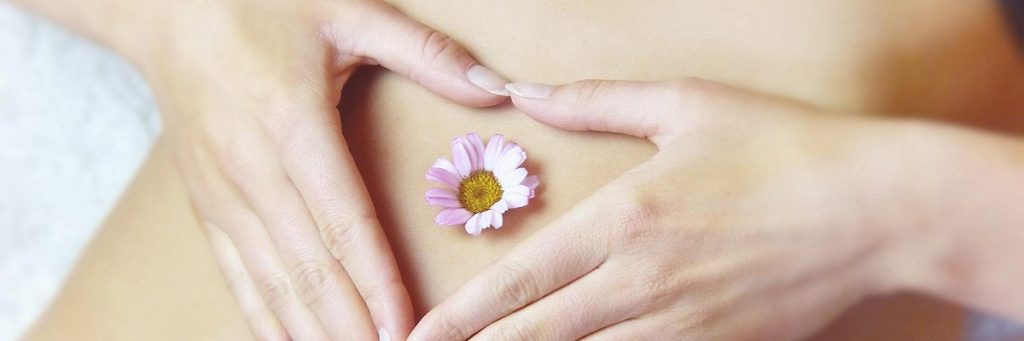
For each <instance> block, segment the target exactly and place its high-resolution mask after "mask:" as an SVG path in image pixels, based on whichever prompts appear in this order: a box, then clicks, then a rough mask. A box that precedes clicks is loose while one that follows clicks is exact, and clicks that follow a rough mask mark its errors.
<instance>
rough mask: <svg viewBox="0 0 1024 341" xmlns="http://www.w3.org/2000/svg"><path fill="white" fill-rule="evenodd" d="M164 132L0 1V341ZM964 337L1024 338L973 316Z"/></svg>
mask: <svg viewBox="0 0 1024 341" xmlns="http://www.w3.org/2000/svg"><path fill="white" fill-rule="evenodd" d="M159 132H160V124H159V117H158V112H157V108H156V106H155V104H154V103H153V98H152V95H151V94H150V93H149V89H148V87H147V86H146V84H145V81H144V80H143V79H142V78H141V77H140V76H139V75H138V74H137V73H136V72H135V71H134V70H133V68H132V67H131V65H129V64H127V63H126V62H125V61H124V60H122V59H120V58H119V57H117V56H115V55H114V54H112V53H110V52H109V51H107V50H105V49H103V48H101V47H98V46H95V45H93V44H92V43H90V42H88V41H85V40H83V39H81V38H78V37H76V36H73V35H71V34H69V33H67V32H65V31H64V30H62V29H60V28H58V27H56V26H54V25H52V24H49V23H47V22H45V21H42V20H40V19H38V18H35V17H32V16H29V15H27V14H24V13H23V12H21V11H20V10H18V9H16V8H14V7H13V6H12V5H10V4H7V3H5V2H2V1H0V340H10V339H14V338H16V337H17V336H18V335H19V334H20V333H21V332H22V331H23V330H24V329H25V328H27V327H28V326H29V325H30V324H31V323H32V322H33V321H34V320H35V318H36V317H37V316H38V315H39V314H40V313H41V312H42V311H43V310H44V309H45V307H46V305H47V303H48V302H49V301H50V299H51V298H52V297H53V295H55V294H56V293H57V292H58V291H59V289H60V285H61V281H62V280H63V278H64V276H66V274H67V273H68V271H69V270H70V268H71V267H72V266H73V265H74V263H75V261H76V259H77V257H78V255H79V253H80V252H81V251H82V250H83V249H84V247H85V245H86V244H87V243H88V241H89V240H90V238H91V237H92V235H93V233H94V232H95V231H96V228H97V227H98V226H99V224H100V223H101V221H102V220H103V218H104V216H105V215H106V214H107V212H108V211H109V210H110V209H111V208H112V206H113V205H114V203H115V202H116V201H117V198H118V196H119V195H120V193H121V191H122V190H123V189H124V188H125V187H126V185H127V184H128V182H129V181H130V180H131V178H132V176H133V175H134V173H135V172H136V170H137V168H138V166H139V165H140V164H141V162H142V161H143V159H144V158H145V155H146V152H147V150H148V149H149V147H150V145H151V143H152V142H153V141H154V138H155V137H156V136H157V135H158V134H159ZM969 324H970V327H969V328H968V329H969V330H968V331H967V333H965V335H964V339H966V340H1024V329H1021V328H1020V327H1015V326H1014V325H1013V324H1011V323H1008V322H1005V321H1001V320H998V319H995V318H991V317H987V316H984V315H980V314H976V315H973V316H972V317H971V319H970V321H969Z"/></svg>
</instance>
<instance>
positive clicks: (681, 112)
mask: <svg viewBox="0 0 1024 341" xmlns="http://www.w3.org/2000/svg"><path fill="white" fill-rule="evenodd" d="M510 90H512V92H513V101H514V103H515V105H516V107H518V108H519V109H520V110H522V111H523V112H525V113H526V114H527V115H529V116H531V117H533V118H534V119H536V120H538V121H540V122H542V123H545V124H548V125H552V126H555V127H559V128H563V129H569V130H593V131H609V132H616V133H623V134H629V135H634V136H638V137H645V138H647V139H649V140H650V141H651V142H653V143H654V144H655V145H657V147H658V149H659V152H658V153H657V154H655V155H654V156H653V157H652V158H651V159H650V160H649V161H647V162H646V163H644V164H642V165H640V166H639V167H637V168H635V169H633V170H631V171H629V172H627V173H626V174H625V175H623V176H622V177H621V178H619V179H617V180H615V181H613V182H612V183H610V184H608V185H607V186H606V187H604V188H602V189H601V190H599V191H598V192H597V193H595V194H593V195H592V196H591V197H590V198H588V199H586V200H584V201H583V202H582V203H580V204H579V205H578V206H577V207H575V208H574V209H572V210H571V211H569V212H568V213H566V214H565V215H563V216H562V217H560V218H559V219H558V220H556V221H555V222H554V223H552V224H551V225H550V226H548V227H546V228H545V229H542V230H541V231H539V232H537V233H536V234H534V235H533V236H531V237H530V238H529V239H528V240H527V241H525V242H524V243H522V244H521V245H519V246H518V247H516V248H515V249H513V250H512V251H510V252H509V253H508V254H507V255H505V256H504V257H502V258H501V259H500V260H498V261H497V262H496V263H495V264H493V265H491V266H490V267H489V268H487V269H485V270H483V271H482V272H480V273H479V274H478V275H476V276H475V277H474V278H472V279H471V280H470V281H469V282H467V283H466V284H465V285H463V286H462V287H461V288H460V289H459V290H458V291H457V292H456V293H455V294H453V295H452V296H451V297H449V298H448V299H447V300H445V301H444V302H443V303H441V304H440V305H438V306H437V307H435V308H434V309H433V310H432V311H430V312H429V313H428V314H427V315H426V316H425V317H424V318H423V320H422V321H421V322H420V323H419V325H417V327H416V328H415V330H414V331H413V334H412V336H411V337H410V339H411V340H454V339H459V340H461V339H466V338H470V337H473V339H481V340H492V339H502V340H505V339H511V340H568V339H579V338H584V337H586V339H595V340H623V339H655V340H662V339H673V340H677V339H678V340H689V339H697V340H705V339H728V340H732V339H751V338H756V339H770V340H776V339H794V338H800V337H805V336H808V335H809V334H810V333H812V332H813V331H815V330H817V329H818V328H820V327H822V326H823V325H824V324H825V323H826V322H828V321H829V320H830V319H831V318H833V317H835V316H836V315H837V314H838V313H839V312H841V311H842V310H844V309H845V308H847V307H848V306H850V305H851V304H853V303H854V302H856V301H858V300H859V299H861V298H863V297H865V296H867V295H871V294H876V293H883V292H888V291H891V290H896V289H903V288H907V287H908V286H909V285H911V284H912V283H914V282H913V281H914V280H918V275H919V273H918V271H916V270H915V269H925V268H927V267H925V266H922V263H925V262H929V261H931V257H932V254H933V249H934V248H933V247H930V246H929V245H934V244H935V243H931V241H934V238H938V236H934V235H932V234H928V233H922V232H921V231H919V230H918V231H915V229H917V228H920V227H921V225H923V224H921V222H919V221H918V220H919V219H918V218H920V217H921V216H922V215H920V214H919V213H920V212H921V211H922V210H924V209H926V208H925V207H919V206H921V204H920V203H921V202H925V201H924V200H921V201H918V200H914V199H915V198H920V197H919V196H918V197H915V195H924V193H927V192H928V188H926V186H927V185H926V184H927V183H929V182H928V181H927V179H921V178H915V179H909V178H910V175H909V174H911V173H912V172H907V171H905V170H907V169H910V168H911V167H917V166H920V165H921V164H922V163H920V162H917V161H918V160H916V159H915V158H916V157H917V156H916V155H919V154H920V153H917V152H916V150H915V148H919V146H918V144H917V143H916V142H915V141H918V140H919V139H918V138H916V137H915V136H918V135H919V134H918V132H921V131H927V129H920V128H921V127H922V126H924V124H919V123H908V122H895V121H886V120H881V119H867V118H854V117H850V116H842V115H828V114H826V113H822V112H817V110H816V109H813V108H810V107H807V106H803V105H799V104H796V103H792V102H789V101H785V100H781V99H777V98H771V97H768V96H764V95H759V94H756V93H751V92H746V91H741V90H738V89H733V88H729V87H726V86H722V85H719V84H715V83H711V82H708V81H703V80H684V81H674V82H623V81H583V82H577V83H573V84H569V85H563V86H556V87H549V86H545V85H540V84H529V83H516V84H512V85H511V86H510ZM918 137H919V136H918ZM549 195H557V193H549ZM894 260H898V261H894Z"/></svg>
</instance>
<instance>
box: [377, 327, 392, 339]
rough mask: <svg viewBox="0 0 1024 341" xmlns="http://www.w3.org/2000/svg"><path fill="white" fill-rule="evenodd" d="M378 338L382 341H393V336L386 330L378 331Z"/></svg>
mask: <svg viewBox="0 0 1024 341" xmlns="http://www.w3.org/2000/svg"><path fill="white" fill-rule="evenodd" d="M377 338H378V339H379V340H380V341H391V334H388V331H387V330H384V328H380V329H377Z"/></svg>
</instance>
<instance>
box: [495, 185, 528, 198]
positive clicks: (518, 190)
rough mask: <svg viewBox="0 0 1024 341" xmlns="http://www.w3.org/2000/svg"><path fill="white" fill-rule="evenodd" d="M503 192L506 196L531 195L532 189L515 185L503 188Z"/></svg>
mask: <svg viewBox="0 0 1024 341" xmlns="http://www.w3.org/2000/svg"><path fill="white" fill-rule="evenodd" d="M502 191H503V192H504V193H505V194H518V195H527V196H528V195H530V188H529V187H526V186H524V185H515V186H509V187H502Z"/></svg>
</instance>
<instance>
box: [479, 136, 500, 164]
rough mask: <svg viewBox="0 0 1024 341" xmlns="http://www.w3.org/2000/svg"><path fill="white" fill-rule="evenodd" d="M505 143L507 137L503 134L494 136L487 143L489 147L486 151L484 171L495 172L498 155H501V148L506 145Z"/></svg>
mask: <svg viewBox="0 0 1024 341" xmlns="http://www.w3.org/2000/svg"><path fill="white" fill-rule="evenodd" d="M504 141H505V136H502V135H501V134H494V136H491V139H490V140H488V141H487V147H486V148H485V149H484V169H486V170H493V169H494V166H495V165H497V164H498V155H500V154H501V148H502V146H503V145H504V144H505V142H504Z"/></svg>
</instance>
